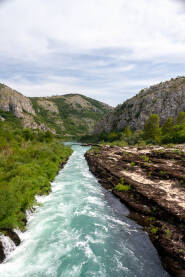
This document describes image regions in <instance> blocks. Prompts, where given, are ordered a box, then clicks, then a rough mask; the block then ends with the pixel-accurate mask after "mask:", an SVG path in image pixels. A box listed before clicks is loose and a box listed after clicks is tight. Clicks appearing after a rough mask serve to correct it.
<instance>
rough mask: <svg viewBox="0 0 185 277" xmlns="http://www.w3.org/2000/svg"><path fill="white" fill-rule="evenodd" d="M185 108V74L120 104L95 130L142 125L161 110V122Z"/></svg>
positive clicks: (142, 91) (140, 127) (132, 127)
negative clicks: (151, 115)
mask: <svg viewBox="0 0 185 277" xmlns="http://www.w3.org/2000/svg"><path fill="white" fill-rule="evenodd" d="M181 111H185V77H178V78H175V79H171V80H170V81H167V82H162V83H160V84H157V85H154V86H151V87H149V88H147V89H143V90H141V91H140V92H139V93H138V94H137V95H136V96H134V97H132V98H131V99H129V100H127V101H126V102H124V103H123V104H122V105H118V106H117V107H116V108H115V109H114V111H112V112H110V113H109V114H108V115H106V116H105V117H104V119H103V120H101V121H100V122H99V123H98V124H97V125H96V127H95V134H99V133H101V132H106V133H108V132H110V131H112V130H122V129H124V128H125V127H126V126H130V128H131V129H133V130H134V129H142V128H143V127H144V123H145V121H146V119H147V118H148V116H149V115H150V114H151V113H155V114H158V115H159V117H160V120H161V124H162V123H164V121H165V120H166V119H168V118H169V117H172V118H175V117H176V116H177V114H178V113H179V112H181Z"/></svg>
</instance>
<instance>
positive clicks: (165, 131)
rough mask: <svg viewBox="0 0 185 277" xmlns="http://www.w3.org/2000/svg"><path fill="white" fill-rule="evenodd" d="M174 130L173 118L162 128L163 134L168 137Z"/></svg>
mask: <svg viewBox="0 0 185 277" xmlns="http://www.w3.org/2000/svg"><path fill="white" fill-rule="evenodd" d="M172 128H173V120H172V118H171V117H169V118H168V119H167V120H166V121H165V122H164V124H163V126H162V134H163V135H167V134H169V133H170V132H171V130H172Z"/></svg>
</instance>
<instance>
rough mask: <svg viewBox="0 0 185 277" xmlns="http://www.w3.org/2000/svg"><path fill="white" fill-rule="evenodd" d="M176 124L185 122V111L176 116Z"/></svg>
mask: <svg viewBox="0 0 185 277" xmlns="http://www.w3.org/2000/svg"><path fill="white" fill-rule="evenodd" d="M175 123H176V124H184V123H185V112H180V113H179V114H178V115H177V117H176V118H175Z"/></svg>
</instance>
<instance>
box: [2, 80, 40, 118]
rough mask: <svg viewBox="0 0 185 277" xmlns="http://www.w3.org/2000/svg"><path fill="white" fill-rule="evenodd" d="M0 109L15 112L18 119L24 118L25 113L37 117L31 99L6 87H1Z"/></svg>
mask: <svg viewBox="0 0 185 277" xmlns="http://www.w3.org/2000/svg"><path fill="white" fill-rule="evenodd" d="M0 109H1V110H3V111H6V112H13V113H14V115H15V116H16V117H18V118H23V117H24V113H25V112H27V113H29V114H31V115H35V111H34V109H33V107H32V104H31V101H30V100H29V98H27V97H25V96H23V95H22V94H20V93H19V92H17V91H15V90H13V89H11V88H9V87H7V86H5V85H0Z"/></svg>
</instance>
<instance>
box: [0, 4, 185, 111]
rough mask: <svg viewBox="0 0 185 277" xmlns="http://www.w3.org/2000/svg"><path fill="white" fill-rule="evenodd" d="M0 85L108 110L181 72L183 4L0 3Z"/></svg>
mask: <svg viewBox="0 0 185 277" xmlns="http://www.w3.org/2000/svg"><path fill="white" fill-rule="evenodd" d="M0 34H1V35H0V82H1V83H4V84H6V85H8V86H10V87H12V88H14V89H16V90H18V91H19V92H21V93H22V94H24V95H26V96H51V95H62V94H66V93H80V94H84V95H86V96H89V97H92V98H95V99H97V100H100V101H103V102H105V103H107V104H110V105H112V106H115V105H117V104H120V103H122V102H124V101H125V100H126V99H128V98H130V97H132V96H134V95H135V94H137V93H138V92H139V90H140V89H142V88H146V87H148V86H150V85H153V84H157V83H159V82H161V81H165V80H169V79H170V78H175V77H177V76H184V75H185V0H184V1H183V0H182V1H180V0H150V1H148V0H131V1H128V0H78V1H77V0H0Z"/></svg>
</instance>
